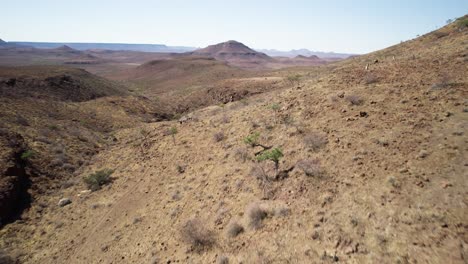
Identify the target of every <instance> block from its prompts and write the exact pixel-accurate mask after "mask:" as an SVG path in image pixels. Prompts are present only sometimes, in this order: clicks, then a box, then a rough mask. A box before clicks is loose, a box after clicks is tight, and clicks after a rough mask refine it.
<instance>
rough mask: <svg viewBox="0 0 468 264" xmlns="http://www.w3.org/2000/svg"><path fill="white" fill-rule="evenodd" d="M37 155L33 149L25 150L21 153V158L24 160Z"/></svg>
mask: <svg viewBox="0 0 468 264" xmlns="http://www.w3.org/2000/svg"><path fill="white" fill-rule="evenodd" d="M35 155H36V153H35V152H34V151H33V150H30V149H28V150H26V151H25V152H23V153H21V159H22V160H29V159H31V158H33V157H34V156H35Z"/></svg>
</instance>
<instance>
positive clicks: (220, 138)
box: [213, 132, 224, 142]
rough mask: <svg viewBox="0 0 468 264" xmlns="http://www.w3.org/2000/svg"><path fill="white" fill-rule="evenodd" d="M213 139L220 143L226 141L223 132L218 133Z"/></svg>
mask: <svg viewBox="0 0 468 264" xmlns="http://www.w3.org/2000/svg"><path fill="white" fill-rule="evenodd" d="M213 139H214V141H215V142H220V141H222V140H224V133H223V132H217V133H215V134H214V135H213Z"/></svg>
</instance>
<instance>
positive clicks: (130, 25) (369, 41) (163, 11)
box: [0, 0, 468, 54]
mask: <svg viewBox="0 0 468 264" xmlns="http://www.w3.org/2000/svg"><path fill="white" fill-rule="evenodd" d="M0 10H1V12H0V13H1V18H0V38H1V39H3V40H6V41H39V42H102V43H144V44H166V45H171V46H192V47H205V46H207V45H210V44H215V43H219V42H224V41H227V40H237V41H240V42H242V43H244V44H246V45H248V46H249V47H252V48H256V49H277V50H291V49H300V48H307V49H309V50H313V51H334V52H347V53H360V54H362V53H367V52H371V51H375V50H379V49H382V48H385V47H388V46H391V45H394V44H397V43H399V42H400V41H404V40H408V39H411V38H414V37H416V35H418V34H421V35H422V34H424V33H427V32H430V31H432V30H434V29H436V28H437V27H441V26H443V25H444V24H445V22H446V21H447V20H448V19H453V18H455V17H460V16H463V15H465V14H467V13H468V1H467V0H440V1H435V0H434V1H431V0H392V1H390V0H388V1H385V0H382V1H378V0H327V1H318V0H283V1H280V0H269V1H264V0H257V1H256V0H249V1H245V0H229V1H222V0H196V1H195V0H185V1H181V0H164V1H161V0H153V1H151V0H131V1H129V0H126V1H122V0H79V1H78V0H74V1H72V0H55V1H54V0H15V1H11V0H0Z"/></svg>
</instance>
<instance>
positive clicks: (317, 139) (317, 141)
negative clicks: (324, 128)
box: [303, 132, 328, 151]
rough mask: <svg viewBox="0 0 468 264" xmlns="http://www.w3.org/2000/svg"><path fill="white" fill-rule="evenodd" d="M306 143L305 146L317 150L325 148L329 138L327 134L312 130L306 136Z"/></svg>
mask: <svg viewBox="0 0 468 264" xmlns="http://www.w3.org/2000/svg"><path fill="white" fill-rule="evenodd" d="M303 141H304V145H305V147H307V148H309V149H311V150H313V151H317V150H319V149H321V148H323V147H324V146H325V145H326V144H327V143H328V139H327V137H326V136H325V135H323V134H321V133H317V132H312V133H309V134H307V135H306V136H304V139H303Z"/></svg>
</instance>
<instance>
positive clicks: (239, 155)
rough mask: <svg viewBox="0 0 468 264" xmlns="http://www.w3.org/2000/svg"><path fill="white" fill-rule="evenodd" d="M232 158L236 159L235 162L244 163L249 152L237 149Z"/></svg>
mask: <svg viewBox="0 0 468 264" xmlns="http://www.w3.org/2000/svg"><path fill="white" fill-rule="evenodd" d="M234 157H235V158H236V160H241V161H242V162H245V161H246V160H247V158H248V157H249V152H248V150H247V149H246V148H237V149H236V150H235V151H234Z"/></svg>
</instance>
